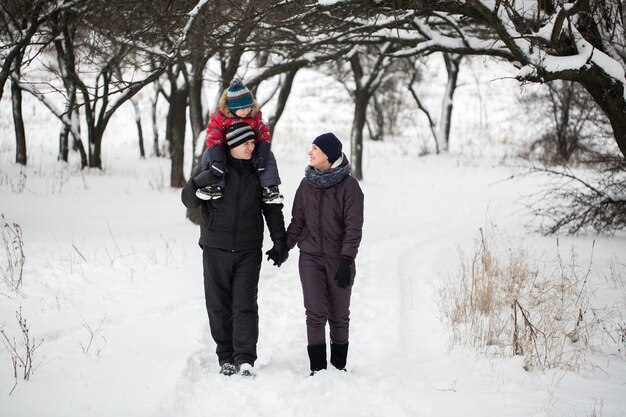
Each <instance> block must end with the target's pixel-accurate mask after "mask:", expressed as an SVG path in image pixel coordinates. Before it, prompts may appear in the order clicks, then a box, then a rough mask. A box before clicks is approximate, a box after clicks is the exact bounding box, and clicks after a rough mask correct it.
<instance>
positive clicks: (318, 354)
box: [306, 343, 326, 375]
mask: <svg viewBox="0 0 626 417" xmlns="http://www.w3.org/2000/svg"><path fill="white" fill-rule="evenodd" d="M306 350H307V351H308V352H309V362H310V363H311V375H315V373H316V372H318V371H321V370H322V369H326V343H322V344H319V345H308V346H307V347H306Z"/></svg>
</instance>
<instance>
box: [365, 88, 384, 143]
mask: <svg viewBox="0 0 626 417" xmlns="http://www.w3.org/2000/svg"><path fill="white" fill-rule="evenodd" d="M372 105H373V106H374V115H373V116H374V123H373V125H374V127H373V128H372V126H371V123H370V122H369V121H367V130H368V132H369V135H370V139H372V140H374V141H382V140H384V139H385V112H384V110H383V106H382V104H381V103H380V100H378V98H377V96H376V94H374V95H373V96H372Z"/></svg>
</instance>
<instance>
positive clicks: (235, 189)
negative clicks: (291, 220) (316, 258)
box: [181, 155, 286, 251]
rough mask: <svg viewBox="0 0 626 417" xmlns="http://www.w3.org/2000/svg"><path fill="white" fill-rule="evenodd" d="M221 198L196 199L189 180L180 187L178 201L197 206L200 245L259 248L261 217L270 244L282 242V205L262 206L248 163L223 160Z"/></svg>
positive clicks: (193, 185)
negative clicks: (224, 180)
mask: <svg viewBox="0 0 626 417" xmlns="http://www.w3.org/2000/svg"><path fill="white" fill-rule="evenodd" d="M226 163H227V165H228V171H227V174H226V187H225V188H224V190H223V192H224V196H223V197H222V198H220V199H217V200H209V201H204V200H201V199H199V198H198V197H196V190H197V189H198V187H196V185H195V183H194V182H193V178H191V179H190V180H189V181H188V182H187V184H186V185H185V187H184V188H183V191H182V194H181V199H182V201H183V204H184V205H185V206H186V207H187V208H194V207H198V206H200V207H201V212H202V215H201V218H200V241H199V242H198V243H199V244H200V246H206V247H210V248H217V249H224V250H228V251H240V250H246V249H254V248H261V247H262V246H263V216H265V220H266V222H267V226H268V229H269V232H270V237H271V238H272V241H276V240H278V239H285V238H286V233H285V219H284V217H283V210H282V209H283V205H282V204H265V203H263V202H262V201H261V197H262V190H261V183H260V181H259V177H258V175H257V173H256V169H255V167H254V165H253V164H252V160H241V159H235V158H232V157H231V156H230V155H228V157H227V161H226Z"/></svg>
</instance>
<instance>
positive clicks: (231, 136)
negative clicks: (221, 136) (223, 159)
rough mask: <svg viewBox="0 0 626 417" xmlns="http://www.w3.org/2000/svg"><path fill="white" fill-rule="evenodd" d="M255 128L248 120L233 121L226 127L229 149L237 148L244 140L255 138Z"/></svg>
mask: <svg viewBox="0 0 626 417" xmlns="http://www.w3.org/2000/svg"><path fill="white" fill-rule="evenodd" d="M254 138H255V136H254V130H253V129H252V126H250V125H249V124H248V123H246V122H235V123H231V125H230V126H228V127H227V128H226V145H227V146H228V149H232V148H236V147H237V146H239V145H241V144H242V143H244V142H247V141H249V140H250V139H254Z"/></svg>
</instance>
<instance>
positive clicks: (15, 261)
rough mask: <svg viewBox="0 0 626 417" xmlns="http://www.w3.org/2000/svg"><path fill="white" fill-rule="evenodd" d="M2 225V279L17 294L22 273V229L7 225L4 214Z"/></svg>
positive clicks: (24, 257) (0, 256) (24, 259)
mask: <svg viewBox="0 0 626 417" xmlns="http://www.w3.org/2000/svg"><path fill="white" fill-rule="evenodd" d="M1 217H2V221H3V222H4V225H3V226H2V243H3V245H4V251H0V254H1V255H0V258H2V261H3V262H2V263H1V264H2V267H1V269H2V279H3V281H4V282H5V283H6V284H7V285H8V286H9V287H10V288H11V290H13V291H15V292H19V290H20V287H21V286H22V277H23V272H24V262H25V261H26V256H25V255H24V241H23V240H22V228H21V227H20V225H19V224H17V223H13V224H9V223H7V221H6V219H5V218H4V214H2V215H1Z"/></svg>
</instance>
